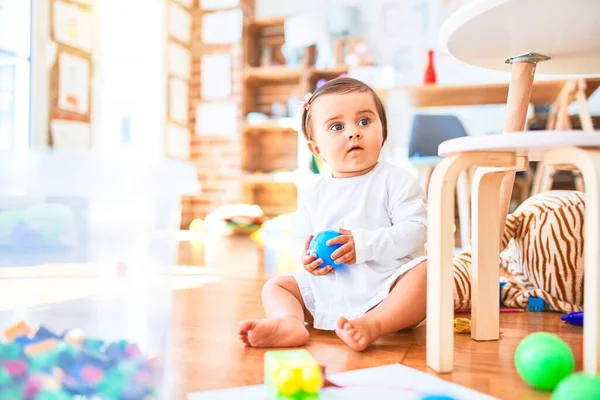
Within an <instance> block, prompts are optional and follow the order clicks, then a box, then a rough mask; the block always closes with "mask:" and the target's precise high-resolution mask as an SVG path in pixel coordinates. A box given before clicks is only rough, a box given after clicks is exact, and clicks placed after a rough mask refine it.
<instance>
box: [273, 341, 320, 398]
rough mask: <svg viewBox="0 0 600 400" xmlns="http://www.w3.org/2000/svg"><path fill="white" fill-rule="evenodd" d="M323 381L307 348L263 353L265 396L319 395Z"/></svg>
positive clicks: (318, 367) (298, 396)
mask: <svg viewBox="0 0 600 400" xmlns="http://www.w3.org/2000/svg"><path fill="white" fill-rule="evenodd" d="M323 384H324V378H323V372H322V369H321V366H320V365H319V364H318V363H317V362H316V361H315V359H314V358H313V357H312V356H311V355H310V353H309V352H308V351H307V350H304V349H300V350H282V351H268V352H266V353H265V389H266V392H267V398H268V399H271V400H283V399H294V400H309V399H310V400H314V399H318V398H319V391H320V390H321V388H322V387H323Z"/></svg>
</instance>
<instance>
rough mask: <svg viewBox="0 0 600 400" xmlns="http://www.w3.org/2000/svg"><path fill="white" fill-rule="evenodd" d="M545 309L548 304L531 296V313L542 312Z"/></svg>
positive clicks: (529, 302)
mask: <svg viewBox="0 0 600 400" xmlns="http://www.w3.org/2000/svg"><path fill="white" fill-rule="evenodd" d="M545 308H546V302H545V301H544V299H542V298H539V297H533V296H531V297H530V298H529V300H527V309H528V310H529V311H533V312H542V311H544V309H545Z"/></svg>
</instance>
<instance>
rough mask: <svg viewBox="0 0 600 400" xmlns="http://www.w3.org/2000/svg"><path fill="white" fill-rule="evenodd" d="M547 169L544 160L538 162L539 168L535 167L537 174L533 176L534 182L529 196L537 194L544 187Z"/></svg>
mask: <svg viewBox="0 0 600 400" xmlns="http://www.w3.org/2000/svg"><path fill="white" fill-rule="evenodd" d="M545 171H546V166H545V165H544V163H543V162H541V161H540V162H538V164H537V168H536V169H535V175H534V176H533V184H532V185H531V192H530V194H529V196H535V195H536V194H538V193H539V192H540V191H541V190H542V189H541V188H542V183H543V181H544V173H545Z"/></svg>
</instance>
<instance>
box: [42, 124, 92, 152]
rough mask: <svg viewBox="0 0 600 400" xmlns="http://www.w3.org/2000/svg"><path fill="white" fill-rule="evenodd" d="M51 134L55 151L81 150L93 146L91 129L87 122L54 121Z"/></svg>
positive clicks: (51, 125)
mask: <svg viewBox="0 0 600 400" xmlns="http://www.w3.org/2000/svg"><path fill="white" fill-rule="evenodd" d="M50 132H51V133H52V143H53V146H54V148H55V149H69V150H81V149H89V148H90V146H91V142H92V141H91V129H90V124H88V123H87V122H79V121H68V120H64V119H54V120H52V121H50Z"/></svg>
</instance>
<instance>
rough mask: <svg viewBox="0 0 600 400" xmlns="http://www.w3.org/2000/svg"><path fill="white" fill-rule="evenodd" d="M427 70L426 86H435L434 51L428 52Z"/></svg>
mask: <svg viewBox="0 0 600 400" xmlns="http://www.w3.org/2000/svg"><path fill="white" fill-rule="evenodd" d="M427 57H428V60H427V68H426V69H425V80H424V81H425V84H434V83H435V82H436V75H435V65H434V62H433V50H429V51H427Z"/></svg>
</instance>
